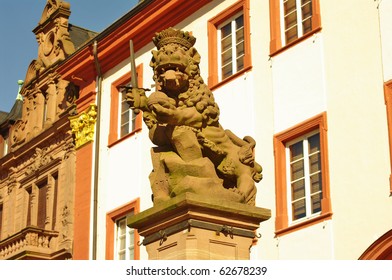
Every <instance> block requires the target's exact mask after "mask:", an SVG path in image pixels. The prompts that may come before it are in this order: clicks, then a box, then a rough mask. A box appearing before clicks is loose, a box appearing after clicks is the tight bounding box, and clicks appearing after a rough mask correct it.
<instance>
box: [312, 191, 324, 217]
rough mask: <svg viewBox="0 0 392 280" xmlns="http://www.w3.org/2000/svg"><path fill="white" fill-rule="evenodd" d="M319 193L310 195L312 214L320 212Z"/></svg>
mask: <svg viewBox="0 0 392 280" xmlns="http://www.w3.org/2000/svg"><path fill="white" fill-rule="evenodd" d="M321 198H322V196H321V193H317V194H314V195H312V214H315V213H318V212H321Z"/></svg>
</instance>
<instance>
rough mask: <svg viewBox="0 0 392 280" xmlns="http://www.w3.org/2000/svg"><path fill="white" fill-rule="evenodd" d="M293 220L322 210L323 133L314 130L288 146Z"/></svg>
mask: <svg viewBox="0 0 392 280" xmlns="http://www.w3.org/2000/svg"><path fill="white" fill-rule="evenodd" d="M286 158H287V159H288V161H287V166H286V170H287V171H288V174H287V178H289V179H288V180H287V193H288V194H289V199H288V201H289V203H288V209H289V211H288V212H289V213H290V214H289V222H293V221H297V220H300V219H302V218H306V217H311V216H312V215H314V214H319V213H320V212H321V198H322V189H321V184H322V179H321V153H320V133H319V132H318V131H317V132H312V133H311V134H310V135H305V136H303V137H301V138H299V139H296V140H294V142H291V143H288V144H287V145H286Z"/></svg>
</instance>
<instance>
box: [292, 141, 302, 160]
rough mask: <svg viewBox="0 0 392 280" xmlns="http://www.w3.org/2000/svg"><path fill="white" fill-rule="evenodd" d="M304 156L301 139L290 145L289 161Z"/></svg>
mask: <svg viewBox="0 0 392 280" xmlns="http://www.w3.org/2000/svg"><path fill="white" fill-rule="evenodd" d="M303 156H304V147H303V144H302V141H300V142H297V143H295V144H293V145H291V146H290V161H295V160H298V159H300V158H303Z"/></svg>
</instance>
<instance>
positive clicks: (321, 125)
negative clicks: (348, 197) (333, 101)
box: [274, 112, 332, 236]
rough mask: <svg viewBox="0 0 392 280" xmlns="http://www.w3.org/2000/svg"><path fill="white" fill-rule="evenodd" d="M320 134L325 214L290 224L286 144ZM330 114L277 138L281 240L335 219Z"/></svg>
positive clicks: (278, 218) (309, 121)
mask: <svg viewBox="0 0 392 280" xmlns="http://www.w3.org/2000/svg"><path fill="white" fill-rule="evenodd" d="M316 129H319V131H320V150H321V169H322V182H323V185H322V190H323V198H322V200H321V205H322V206H321V209H322V210H321V214H320V216H316V217H313V218H310V219H308V220H306V221H303V222H298V223H294V224H292V225H289V224H288V221H289V219H288V209H287V195H288V194H287V178H286V153H285V149H286V143H287V142H289V141H291V140H294V139H295V138H298V137H300V136H302V135H304V134H306V133H309V132H311V131H313V130H316ZM327 129H328V128H327V113H326V112H323V113H321V114H319V115H316V116H314V117H312V118H310V119H308V120H306V121H304V122H302V123H300V124H298V125H296V126H294V127H292V128H289V129H287V130H285V131H283V132H281V133H278V134H276V135H275V136H274V152H275V188H276V190H275V193H276V220H275V230H276V231H275V234H276V235H277V236H279V235H283V234H287V233H290V232H293V231H296V230H298V229H302V228H304V227H308V226H310V225H313V224H315V223H318V222H321V221H324V220H326V219H330V218H331V216H332V209H331V199H330V190H329V168H328V167H329V163H328V140H327Z"/></svg>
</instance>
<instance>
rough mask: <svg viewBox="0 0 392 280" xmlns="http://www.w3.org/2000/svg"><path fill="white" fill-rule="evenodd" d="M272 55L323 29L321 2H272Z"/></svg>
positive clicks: (297, 0) (285, 0)
mask: <svg viewBox="0 0 392 280" xmlns="http://www.w3.org/2000/svg"><path fill="white" fill-rule="evenodd" d="M270 22H271V23H270V24H271V45H270V51H271V54H272V55H273V54H275V53H276V52H279V51H280V50H281V49H282V48H283V47H285V46H291V45H292V44H295V42H298V41H300V39H301V38H306V37H307V36H308V35H311V34H313V33H315V32H317V31H319V30H320V28H321V21H320V5H319V0H270Z"/></svg>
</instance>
